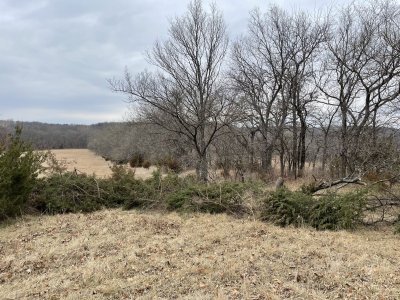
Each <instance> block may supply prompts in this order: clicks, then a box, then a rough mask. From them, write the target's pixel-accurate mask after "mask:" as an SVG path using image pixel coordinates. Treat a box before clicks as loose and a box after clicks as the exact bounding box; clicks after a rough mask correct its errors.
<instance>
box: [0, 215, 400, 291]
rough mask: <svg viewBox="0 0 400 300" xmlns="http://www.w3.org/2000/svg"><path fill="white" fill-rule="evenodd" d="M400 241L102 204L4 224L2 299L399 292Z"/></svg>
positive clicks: (386, 235)
mask: <svg viewBox="0 0 400 300" xmlns="http://www.w3.org/2000/svg"><path fill="white" fill-rule="evenodd" d="M399 251H400V239H399V238H398V237H396V236H394V235H393V234H392V233H391V232H385V231H365V230H364V231H359V232H317V231H315V230H311V229H308V228H299V229H295V228H279V227H275V226H272V225H269V224H265V223H261V222H258V221H252V220H238V219H234V218H231V217H228V216H225V215H218V216H212V215H197V214H190V215H178V214H175V213H173V214H167V215H161V214H154V213H153V214H151V213H139V212H136V211H120V210H111V211H101V212H96V213H93V214H86V215H83V214H71V215H57V216H43V217H34V218H29V219H28V220H25V221H20V222H18V223H16V224H13V225H10V226H8V227H6V228H1V229H0V256H1V260H0V261H1V262H0V299H31V298H41V299H58V298H63V299H120V298H123V299H154V298H163V299H174V298H180V299H288V298H291V299H337V298H344V299H396V298H397V297H398V295H399V294H400V274H399V272H400V261H399V260H398V259H397V257H398V253H399Z"/></svg>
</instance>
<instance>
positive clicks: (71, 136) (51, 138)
mask: <svg viewBox="0 0 400 300" xmlns="http://www.w3.org/2000/svg"><path fill="white" fill-rule="evenodd" d="M16 126H22V128H23V130H22V138H23V140H25V141H26V142H29V143H30V144H31V145H32V146H33V147H34V148H35V149H38V150H43V149H68V148H70V149H72V148H87V145H88V138H89V134H90V133H89V132H90V126H88V125H69V124H46V123H40V122H17V121H0V136H2V135H4V134H6V133H11V132H13V131H14V128H15V127H16Z"/></svg>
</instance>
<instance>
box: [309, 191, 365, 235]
mask: <svg viewBox="0 0 400 300" xmlns="http://www.w3.org/2000/svg"><path fill="white" fill-rule="evenodd" d="M364 196H365V192H363V191H361V192H353V193H346V194H343V195H339V194H333V193H331V194H328V195H327V196H325V197H323V198H322V199H320V200H316V201H315V203H314V205H313V206H312V207H311V209H310V214H309V216H308V219H309V223H310V225H311V226H313V227H314V228H316V229H320V230H324V229H330V230H338V229H351V228H354V227H355V226H356V225H357V224H358V223H361V221H362V213H363V211H364V208H365V203H366V201H365V197H364Z"/></svg>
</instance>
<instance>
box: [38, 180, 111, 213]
mask: <svg viewBox="0 0 400 300" xmlns="http://www.w3.org/2000/svg"><path fill="white" fill-rule="evenodd" d="M105 187H107V186H106V185H105V184H104V181H103V180H100V179H96V178H95V177H93V176H87V175H85V174H75V173H73V172H67V173H63V174H53V175H52V176H50V177H48V178H46V179H45V180H43V181H42V182H41V184H40V185H39V186H38V187H37V189H36V193H35V197H34V198H33V200H32V203H31V205H32V206H33V207H34V208H36V209H38V210H40V211H41V212H45V213H50V214H56V213H76V212H93V211H96V210H99V209H101V208H103V207H116V206H117V205H118V204H119V203H118V202H117V203H114V205H112V201H110V198H109V192H108V191H107V190H106V189H105Z"/></svg>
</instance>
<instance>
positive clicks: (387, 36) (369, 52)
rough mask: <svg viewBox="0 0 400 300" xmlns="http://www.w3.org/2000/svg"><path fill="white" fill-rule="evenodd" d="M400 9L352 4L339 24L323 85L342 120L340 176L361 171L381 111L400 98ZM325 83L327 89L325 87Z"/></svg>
mask: <svg viewBox="0 0 400 300" xmlns="http://www.w3.org/2000/svg"><path fill="white" fill-rule="evenodd" d="M398 23H399V5H398V4H396V3H395V2H392V1H377V2H376V3H372V2H369V3H368V4H366V5H356V4H352V5H350V6H348V7H347V8H345V9H344V10H343V11H342V12H341V14H340V15H339V18H338V19H337V21H336V22H334V24H333V30H332V32H331V36H330V39H329V42H328V43H327V50H328V58H327V63H326V65H325V67H326V71H327V72H326V73H325V75H324V80H322V81H320V82H319V83H318V85H319V87H320V89H321V91H323V92H324V94H325V95H326V96H327V97H328V99H329V103H328V104H331V105H332V104H333V105H337V106H339V111H340V117H341V139H340V141H341V152H340V157H341V175H342V176H343V177H345V176H346V175H348V174H349V173H353V172H354V171H356V167H357V166H355V164H354V160H352V157H354V155H356V154H357V151H358V149H359V145H360V142H361V141H360V137H362V136H363V135H362V133H363V131H364V130H365V129H366V128H369V127H371V126H372V127H375V126H376V122H379V121H381V120H379V118H378V115H379V112H380V111H381V109H382V107H384V106H386V105H388V104H389V103H390V102H392V101H394V100H395V99H396V98H398V97H399V95H400V81H399V80H400V52H399V47H398V45H399V44H400V36H399V34H398ZM321 83H322V84H321Z"/></svg>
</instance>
